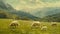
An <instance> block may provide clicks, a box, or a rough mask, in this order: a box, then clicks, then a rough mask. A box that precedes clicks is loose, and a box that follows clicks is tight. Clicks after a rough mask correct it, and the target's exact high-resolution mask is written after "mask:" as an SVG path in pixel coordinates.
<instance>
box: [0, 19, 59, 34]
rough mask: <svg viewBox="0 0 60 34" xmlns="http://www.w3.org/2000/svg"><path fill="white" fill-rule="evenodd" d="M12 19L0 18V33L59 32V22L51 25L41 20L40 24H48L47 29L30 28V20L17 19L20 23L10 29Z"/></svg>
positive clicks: (49, 33) (45, 33) (37, 33)
mask: <svg viewBox="0 0 60 34" xmlns="http://www.w3.org/2000/svg"><path fill="white" fill-rule="evenodd" d="M11 21H12V19H0V34H60V23H58V22H57V24H58V25H57V26H55V27H53V26H51V24H50V23H48V22H41V23H42V24H41V25H44V24H45V25H46V26H48V29H47V31H41V30H40V28H38V29H34V30H33V29H31V24H32V21H25V20H18V21H19V23H20V24H21V25H20V26H19V27H18V28H16V29H15V31H14V32H13V31H11V29H10V28H9V24H10V23H11Z"/></svg>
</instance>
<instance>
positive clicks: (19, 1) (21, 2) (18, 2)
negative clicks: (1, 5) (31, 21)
mask: <svg viewBox="0 0 60 34" xmlns="http://www.w3.org/2000/svg"><path fill="white" fill-rule="evenodd" d="M6 2H7V3H9V4H11V5H12V6H13V7H14V8H15V9H17V10H27V9H28V10H27V11H31V10H34V9H37V8H45V7H60V1H59V0H6Z"/></svg>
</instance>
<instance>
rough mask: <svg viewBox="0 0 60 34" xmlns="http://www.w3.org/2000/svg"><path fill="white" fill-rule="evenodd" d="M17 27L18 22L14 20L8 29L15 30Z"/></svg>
mask: <svg viewBox="0 0 60 34" xmlns="http://www.w3.org/2000/svg"><path fill="white" fill-rule="evenodd" d="M19 25H20V24H19V22H18V21H17V20H14V21H12V22H11V23H10V28H11V29H15V28H17V27H18V26H19Z"/></svg>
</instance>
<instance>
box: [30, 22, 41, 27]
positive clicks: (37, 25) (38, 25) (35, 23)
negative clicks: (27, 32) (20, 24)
mask: <svg viewBox="0 0 60 34" xmlns="http://www.w3.org/2000/svg"><path fill="white" fill-rule="evenodd" d="M31 26H32V28H39V27H40V22H39V21H33V23H32V25H31Z"/></svg>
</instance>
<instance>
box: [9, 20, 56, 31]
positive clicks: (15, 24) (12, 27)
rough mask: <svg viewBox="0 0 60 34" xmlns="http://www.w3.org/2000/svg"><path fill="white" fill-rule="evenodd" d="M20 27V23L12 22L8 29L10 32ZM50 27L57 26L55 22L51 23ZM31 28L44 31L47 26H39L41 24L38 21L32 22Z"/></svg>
mask: <svg viewBox="0 0 60 34" xmlns="http://www.w3.org/2000/svg"><path fill="white" fill-rule="evenodd" d="M19 25H20V23H19V22H18V21H17V20H14V21H12V22H11V23H10V28H11V29H12V30H14V29H15V28H17V27H18V26H19ZM51 26H57V23H56V22H52V23H51ZM31 27H32V28H40V29H41V30H42V31H46V30H47V28H48V27H47V26H46V25H42V26H41V23H40V22H39V21H33V23H32V25H31Z"/></svg>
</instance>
